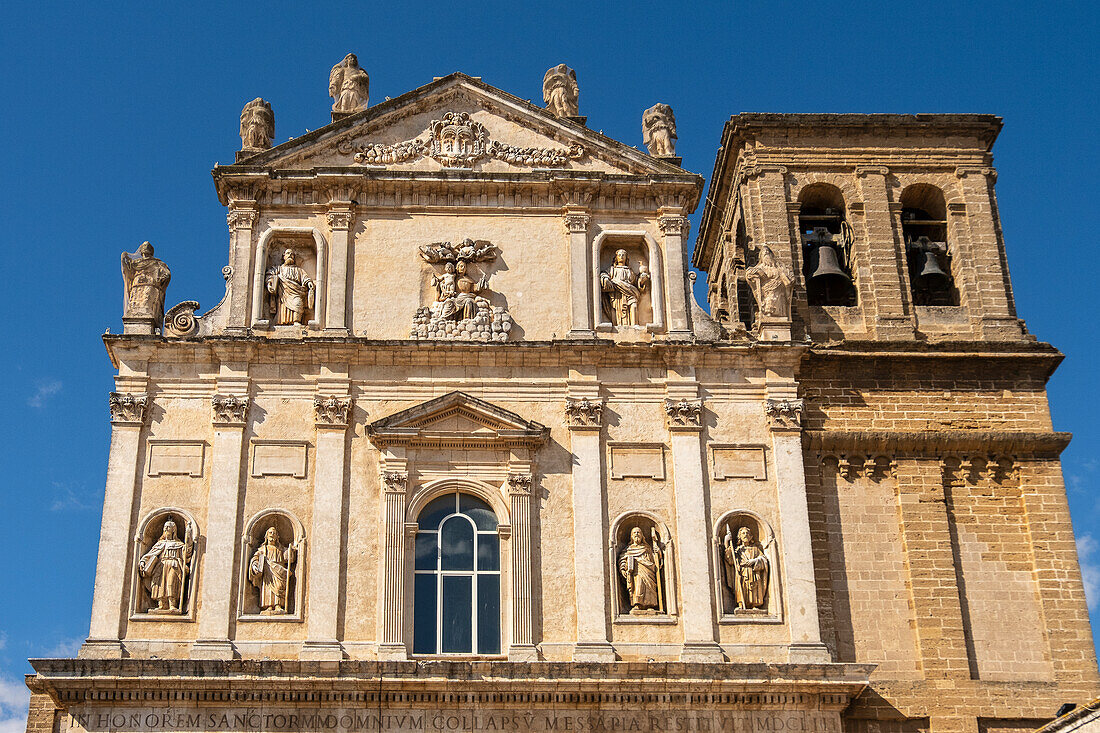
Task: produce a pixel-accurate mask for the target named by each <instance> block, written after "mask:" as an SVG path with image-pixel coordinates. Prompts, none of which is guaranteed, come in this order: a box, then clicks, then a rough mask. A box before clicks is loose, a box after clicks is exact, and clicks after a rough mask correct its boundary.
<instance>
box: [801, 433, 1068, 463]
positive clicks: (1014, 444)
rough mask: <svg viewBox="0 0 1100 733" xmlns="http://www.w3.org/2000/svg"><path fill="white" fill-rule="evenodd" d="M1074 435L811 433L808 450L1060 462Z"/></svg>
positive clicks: (806, 440) (807, 437)
mask: <svg viewBox="0 0 1100 733" xmlns="http://www.w3.org/2000/svg"><path fill="white" fill-rule="evenodd" d="M1072 437H1073V436H1072V434H1071V433H1054V432H1050V433H1047V432H1033V431H997V430H921V431H900V430H899V431H892V430H807V431H805V432H804V433H803V438H802V440H803V444H804V445H805V446H806V449H807V450H809V451H813V452H815V453H835V452H854V453H859V454H863V455H876V454H883V455H891V456H897V455H899V454H900V455H904V454H909V455H916V456H928V457H934V458H940V457H943V456H945V455H953V454H960V453H972V452H975V453H990V454H996V455H1014V456H1016V457H1017V458H1024V457H1026V458H1051V459H1054V458H1057V457H1058V456H1059V455H1060V454H1061V452H1062V451H1063V450H1064V449H1065V447H1066V446H1067V445H1069V441H1070V438H1072Z"/></svg>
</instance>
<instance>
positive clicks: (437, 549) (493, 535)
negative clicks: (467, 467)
mask: <svg viewBox="0 0 1100 733" xmlns="http://www.w3.org/2000/svg"><path fill="white" fill-rule="evenodd" d="M417 524H418V529H417V533H416V560H415V565H414V578H415V579H414V581H413V608H414V613H413V653H414V654H500V537H499V535H498V534H497V517H496V514H495V513H494V512H493V510H492V508H491V507H490V506H489V505H488V504H486V503H485V502H484V501H482V500H481V499H479V498H477V497H476V496H473V495H471V494H463V493H458V492H456V493H453V494H446V495H444V496H441V497H439V498H437V499H435V500H433V501H432V502H431V503H429V504H428V505H427V506H426V507H424V510H423V511H422V512H420V516H419V517H418V519H417Z"/></svg>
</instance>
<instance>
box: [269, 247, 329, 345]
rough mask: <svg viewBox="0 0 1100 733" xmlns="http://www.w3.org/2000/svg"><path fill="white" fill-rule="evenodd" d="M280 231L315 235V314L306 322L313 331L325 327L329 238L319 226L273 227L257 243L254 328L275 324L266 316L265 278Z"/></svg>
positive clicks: (270, 326)
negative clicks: (269, 256) (272, 247)
mask: <svg viewBox="0 0 1100 733" xmlns="http://www.w3.org/2000/svg"><path fill="white" fill-rule="evenodd" d="M280 234H308V235H310V236H311V237H313V245H314V247H315V248H316V250H317V273H316V275H315V276H314V285H315V287H314V292H313V298H314V299H313V304H314V306H313V318H311V319H310V320H309V322H308V323H307V324H306V326H307V327H308V328H309V329H310V330H311V331H318V330H321V329H322V328H324V324H325V311H326V308H327V305H328V303H327V301H326V297H327V293H326V290H327V289H326V285H327V283H328V241H327V240H326V239H325V235H324V234H322V233H321V230H320V229H318V228H317V227H289V226H277V227H271V228H270V229H268V230H267V231H265V232H264V233H263V234H261V235H260V240H259V242H258V243H257V245H256V263H255V265H254V267H253V271H252V328H259V329H269V328H273V327H272V325H271V320H270V319H269V318H264V311H263V303H264V279H265V276H266V274H267V258H268V254H269V251H268V250H270V248H271V240H272V239H274V238H275V237H276V236H278V235H280Z"/></svg>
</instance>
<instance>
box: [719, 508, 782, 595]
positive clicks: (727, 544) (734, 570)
mask: <svg viewBox="0 0 1100 733" xmlns="http://www.w3.org/2000/svg"><path fill="white" fill-rule="evenodd" d="M770 544H771V540H769V541H768V543H767V544H766V545H764V546H761V545H760V543H759V542H758V541H757V540H756V538H755V537H754V536H753V532H752V529H751V528H750V527H747V526H742V527H740V528H739V529H738V530H737V541H736V543H734V539H733V534H732V532H731V531H730V528H729V527H728V526H727V527H726V535H725V537H723V538H722V547H723V559H724V561H725V566H726V585H728V586H729V588H730V590H732V591H733V596H734V598H735V599H736V601H737V607H738V608H742V609H766V608H767V606H768V573H769V569H770V564H769V562H768V557H767V555H765V554H764V551H765V550H766V549H767V547H768V545H770Z"/></svg>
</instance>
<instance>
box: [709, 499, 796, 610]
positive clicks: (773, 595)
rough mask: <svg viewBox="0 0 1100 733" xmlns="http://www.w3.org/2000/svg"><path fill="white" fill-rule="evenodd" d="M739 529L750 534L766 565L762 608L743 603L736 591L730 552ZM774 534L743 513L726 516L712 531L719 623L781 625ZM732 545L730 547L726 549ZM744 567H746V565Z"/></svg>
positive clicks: (758, 518)
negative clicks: (765, 584)
mask: <svg viewBox="0 0 1100 733" xmlns="http://www.w3.org/2000/svg"><path fill="white" fill-rule="evenodd" d="M742 528H748V529H749V530H750V531H751V532H752V536H753V539H754V541H755V542H756V543H757V544H758V546H759V548H760V549H761V550H762V551H763V558H764V560H765V561H766V563H767V575H766V580H767V590H766V593H765V601H764V603H763V604H762V605H756V604H754V603H753V602H752V601H751V599H745V598H744V596H745V595H746V594H745V593H743V592H742V593H739V592H738V589H737V587H736V585H735V584H736V583H737V582H738V577H737V573H736V569H735V564H734V562H733V557H732V555H733V550H736V549H737V545H738V543H739V540H738V535H739V533H740V531H741V529H742ZM776 544H777V543H776V538H775V532H774V531H773V530H772V528H771V525H770V524H768V522H766V521H765V520H764V518H763V517H761V516H760V515H759V514H756V513H755V512H752V511H748V510H745V509H741V510H736V511H731V512H727V513H725V514H723V515H722V517H721V518H720V519H719V520H718V522H717V523H716V524H715V527H714V561H715V562H714V567H715V568H716V569H717V570H718V578H717V579H718V585H717V589H716V590H717V594H716V595H717V602H718V609H719V612H720V613H719V620H720V621H721V622H722V623H778V622H780V621H782V603H781V599H782V596H783V593H782V588H781V586H780V576H779V551H778V548H777V547H776ZM730 545H732V547H730ZM746 564H747V563H746Z"/></svg>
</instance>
